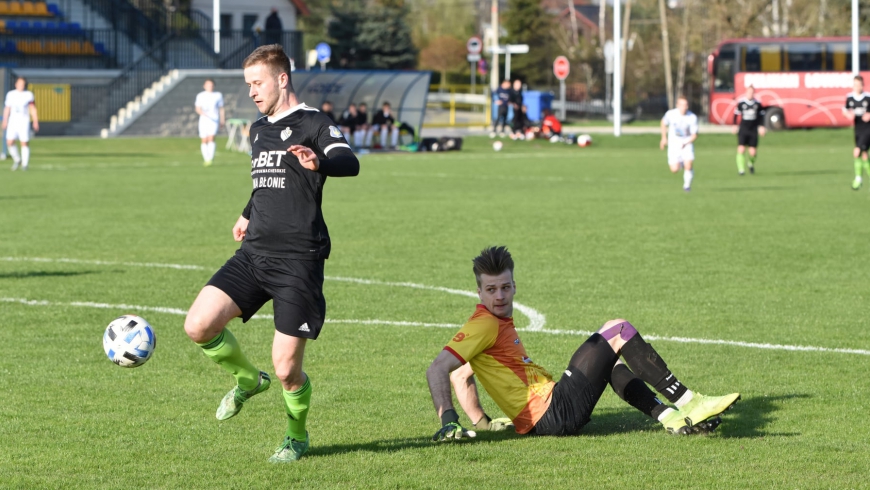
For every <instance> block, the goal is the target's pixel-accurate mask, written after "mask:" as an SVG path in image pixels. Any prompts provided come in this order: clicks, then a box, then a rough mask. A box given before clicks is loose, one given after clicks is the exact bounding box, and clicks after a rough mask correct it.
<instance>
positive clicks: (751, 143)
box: [737, 127, 758, 148]
mask: <svg viewBox="0 0 870 490" xmlns="http://www.w3.org/2000/svg"><path fill="white" fill-rule="evenodd" d="M737 144H738V145H741V146H748V147H750V148H758V128H755V129H748V128H742V127H741V128H740V130H739V131H737Z"/></svg>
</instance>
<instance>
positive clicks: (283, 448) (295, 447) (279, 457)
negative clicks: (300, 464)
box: [269, 431, 311, 463]
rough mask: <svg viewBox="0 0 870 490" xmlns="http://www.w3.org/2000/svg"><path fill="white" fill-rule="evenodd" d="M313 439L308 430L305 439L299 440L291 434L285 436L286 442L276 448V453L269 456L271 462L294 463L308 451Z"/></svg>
mask: <svg viewBox="0 0 870 490" xmlns="http://www.w3.org/2000/svg"><path fill="white" fill-rule="evenodd" d="M310 440H311V439H310V438H309V437H308V431H305V440H304V441H297V440H296V439H292V438H290V437H289V436H288V437H285V438H284V442H283V443H281V445H280V446H279V447H278V449H276V450H275V454H273V455H272V457H271V458H269V462H270V463H292V462H294V461H298V460H299V458H301V457H302V456H303V455H304V454H305V453H307V452H308V442H309V441H310Z"/></svg>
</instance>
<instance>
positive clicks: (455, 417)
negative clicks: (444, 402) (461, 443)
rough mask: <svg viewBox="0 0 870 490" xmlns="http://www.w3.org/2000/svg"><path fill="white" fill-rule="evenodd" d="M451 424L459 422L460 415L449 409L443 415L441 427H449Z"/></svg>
mask: <svg viewBox="0 0 870 490" xmlns="http://www.w3.org/2000/svg"><path fill="white" fill-rule="evenodd" d="M451 422H459V414H458V413H456V410H453V409H452V408H450V409H447V410H445V411H444V413H442V414H441V425H442V426H443V425H447V424H449V423H451Z"/></svg>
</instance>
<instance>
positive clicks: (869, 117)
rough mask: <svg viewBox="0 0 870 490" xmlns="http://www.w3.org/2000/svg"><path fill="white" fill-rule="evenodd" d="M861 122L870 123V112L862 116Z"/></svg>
mask: <svg viewBox="0 0 870 490" xmlns="http://www.w3.org/2000/svg"><path fill="white" fill-rule="evenodd" d="M861 120H862V121H864V122H870V112H865V113H864V115H863V116H861Z"/></svg>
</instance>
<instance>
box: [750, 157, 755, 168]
mask: <svg viewBox="0 0 870 490" xmlns="http://www.w3.org/2000/svg"><path fill="white" fill-rule="evenodd" d="M749 166H750V167H754V166H755V155H749Z"/></svg>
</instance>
